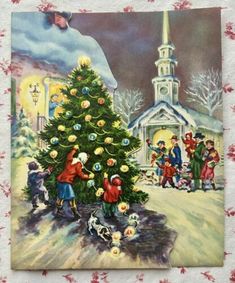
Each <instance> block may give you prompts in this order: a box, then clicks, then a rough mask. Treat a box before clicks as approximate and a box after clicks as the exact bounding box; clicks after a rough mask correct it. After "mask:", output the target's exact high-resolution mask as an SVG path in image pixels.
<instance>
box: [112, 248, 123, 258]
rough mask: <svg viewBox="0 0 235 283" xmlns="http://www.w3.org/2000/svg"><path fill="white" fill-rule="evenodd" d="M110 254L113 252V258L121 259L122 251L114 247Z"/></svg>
mask: <svg viewBox="0 0 235 283" xmlns="http://www.w3.org/2000/svg"><path fill="white" fill-rule="evenodd" d="M110 252H111V255H112V256H113V257H119V255H120V253H121V251H120V249H119V248H118V247H112V249H111V250H110Z"/></svg>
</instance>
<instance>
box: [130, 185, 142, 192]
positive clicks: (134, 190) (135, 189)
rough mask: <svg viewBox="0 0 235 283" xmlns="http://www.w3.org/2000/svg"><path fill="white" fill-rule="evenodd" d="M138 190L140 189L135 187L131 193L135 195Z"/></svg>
mask: <svg viewBox="0 0 235 283" xmlns="http://www.w3.org/2000/svg"><path fill="white" fill-rule="evenodd" d="M139 190H140V189H139V188H138V187H135V186H134V187H133V188H132V191H133V192H135V193H136V192H138V191H139Z"/></svg>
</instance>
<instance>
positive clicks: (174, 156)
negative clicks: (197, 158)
mask: <svg viewBox="0 0 235 283" xmlns="http://www.w3.org/2000/svg"><path fill="white" fill-rule="evenodd" d="M171 144H172V147H171V148H170V149H169V158H170V161H171V164H172V166H174V167H176V168H177V169H181V167H182V158H181V149H180V147H179V145H178V138H177V136H176V135H173V136H172V137H171ZM175 178H176V181H177V183H178V182H179V180H180V175H179V174H176V177H175Z"/></svg>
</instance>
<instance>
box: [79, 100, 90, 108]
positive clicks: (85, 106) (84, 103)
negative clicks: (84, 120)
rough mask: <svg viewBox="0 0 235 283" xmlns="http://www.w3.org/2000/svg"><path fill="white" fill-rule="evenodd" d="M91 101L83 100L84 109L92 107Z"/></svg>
mask: <svg viewBox="0 0 235 283" xmlns="http://www.w3.org/2000/svg"><path fill="white" fill-rule="evenodd" d="M90 105H91V104H90V101H89V100H83V101H82V103H81V107H82V108H83V109H86V108H89V107H90Z"/></svg>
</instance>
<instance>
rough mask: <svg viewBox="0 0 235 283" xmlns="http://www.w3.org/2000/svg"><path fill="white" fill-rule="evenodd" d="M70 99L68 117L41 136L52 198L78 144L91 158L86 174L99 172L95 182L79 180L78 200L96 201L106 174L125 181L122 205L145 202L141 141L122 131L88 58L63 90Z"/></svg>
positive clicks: (63, 116) (41, 158) (65, 113)
mask: <svg viewBox="0 0 235 283" xmlns="http://www.w3.org/2000/svg"><path fill="white" fill-rule="evenodd" d="M62 92H63V94H64V95H65V96H66V97H67V102H66V103H64V104H63V110H64V111H63V113H61V114H59V116H58V117H56V118H54V119H51V120H50V121H49V123H48V124H47V125H46V126H45V128H44V131H43V132H41V134H40V136H41V138H42V140H43V141H44V142H46V144H47V148H46V149H42V150H41V151H40V153H39V155H38V156H37V160H38V162H39V163H40V164H41V165H42V167H43V168H44V169H46V168H48V167H49V166H52V167H53V168H54V170H53V172H52V174H51V175H50V177H49V178H48V179H47V180H46V186H47V188H48V190H49V193H50V194H51V196H52V197H56V177H57V176H58V175H59V174H60V173H61V172H62V171H63V169H64V166H65V161H66V156H67V154H68V153H69V152H70V151H71V149H72V148H73V147H74V146H75V145H79V150H78V153H79V152H85V153H87V154H88V155H89V160H88V162H87V163H86V164H85V165H84V168H83V171H84V173H87V174H90V173H94V174H95V177H94V179H93V180H89V181H82V180H80V179H79V178H77V179H76V182H75V183H74V184H73V188H74V191H75V194H76V198H77V200H78V201H80V202H82V203H92V202H96V201H97V198H98V197H99V192H100V191H102V190H101V188H102V186H103V178H104V173H105V172H106V173H108V176H109V177H111V176H112V175H115V174H118V175H119V176H120V177H121V179H122V181H123V185H122V190H123V194H122V196H121V201H124V202H128V203H134V202H144V201H145V200H146V199H147V198H148V195H147V194H146V193H144V192H142V191H140V190H138V188H136V187H135V185H134V184H135V180H136V178H137V176H138V175H139V168H138V166H137V164H136V163H135V161H133V160H134V159H133V158H132V156H131V155H132V154H133V153H134V152H135V151H137V150H138V149H139V148H140V146H141V142H140V140H139V139H137V138H135V137H133V136H131V135H130V134H129V132H128V131H127V130H126V129H124V128H122V126H121V118H120V117H119V115H118V114H116V113H114V111H113V109H112V100H111V98H110V94H109V92H108V90H107V88H106V87H105V85H104V83H103V81H102V80H101V77H100V76H99V75H98V74H97V73H96V72H95V71H94V70H93V69H92V68H91V61H90V59H89V58H88V57H80V58H79V65H78V67H77V68H74V69H73V70H72V72H71V74H70V75H69V76H68V83H67V85H66V86H65V88H63V90H62Z"/></svg>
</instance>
